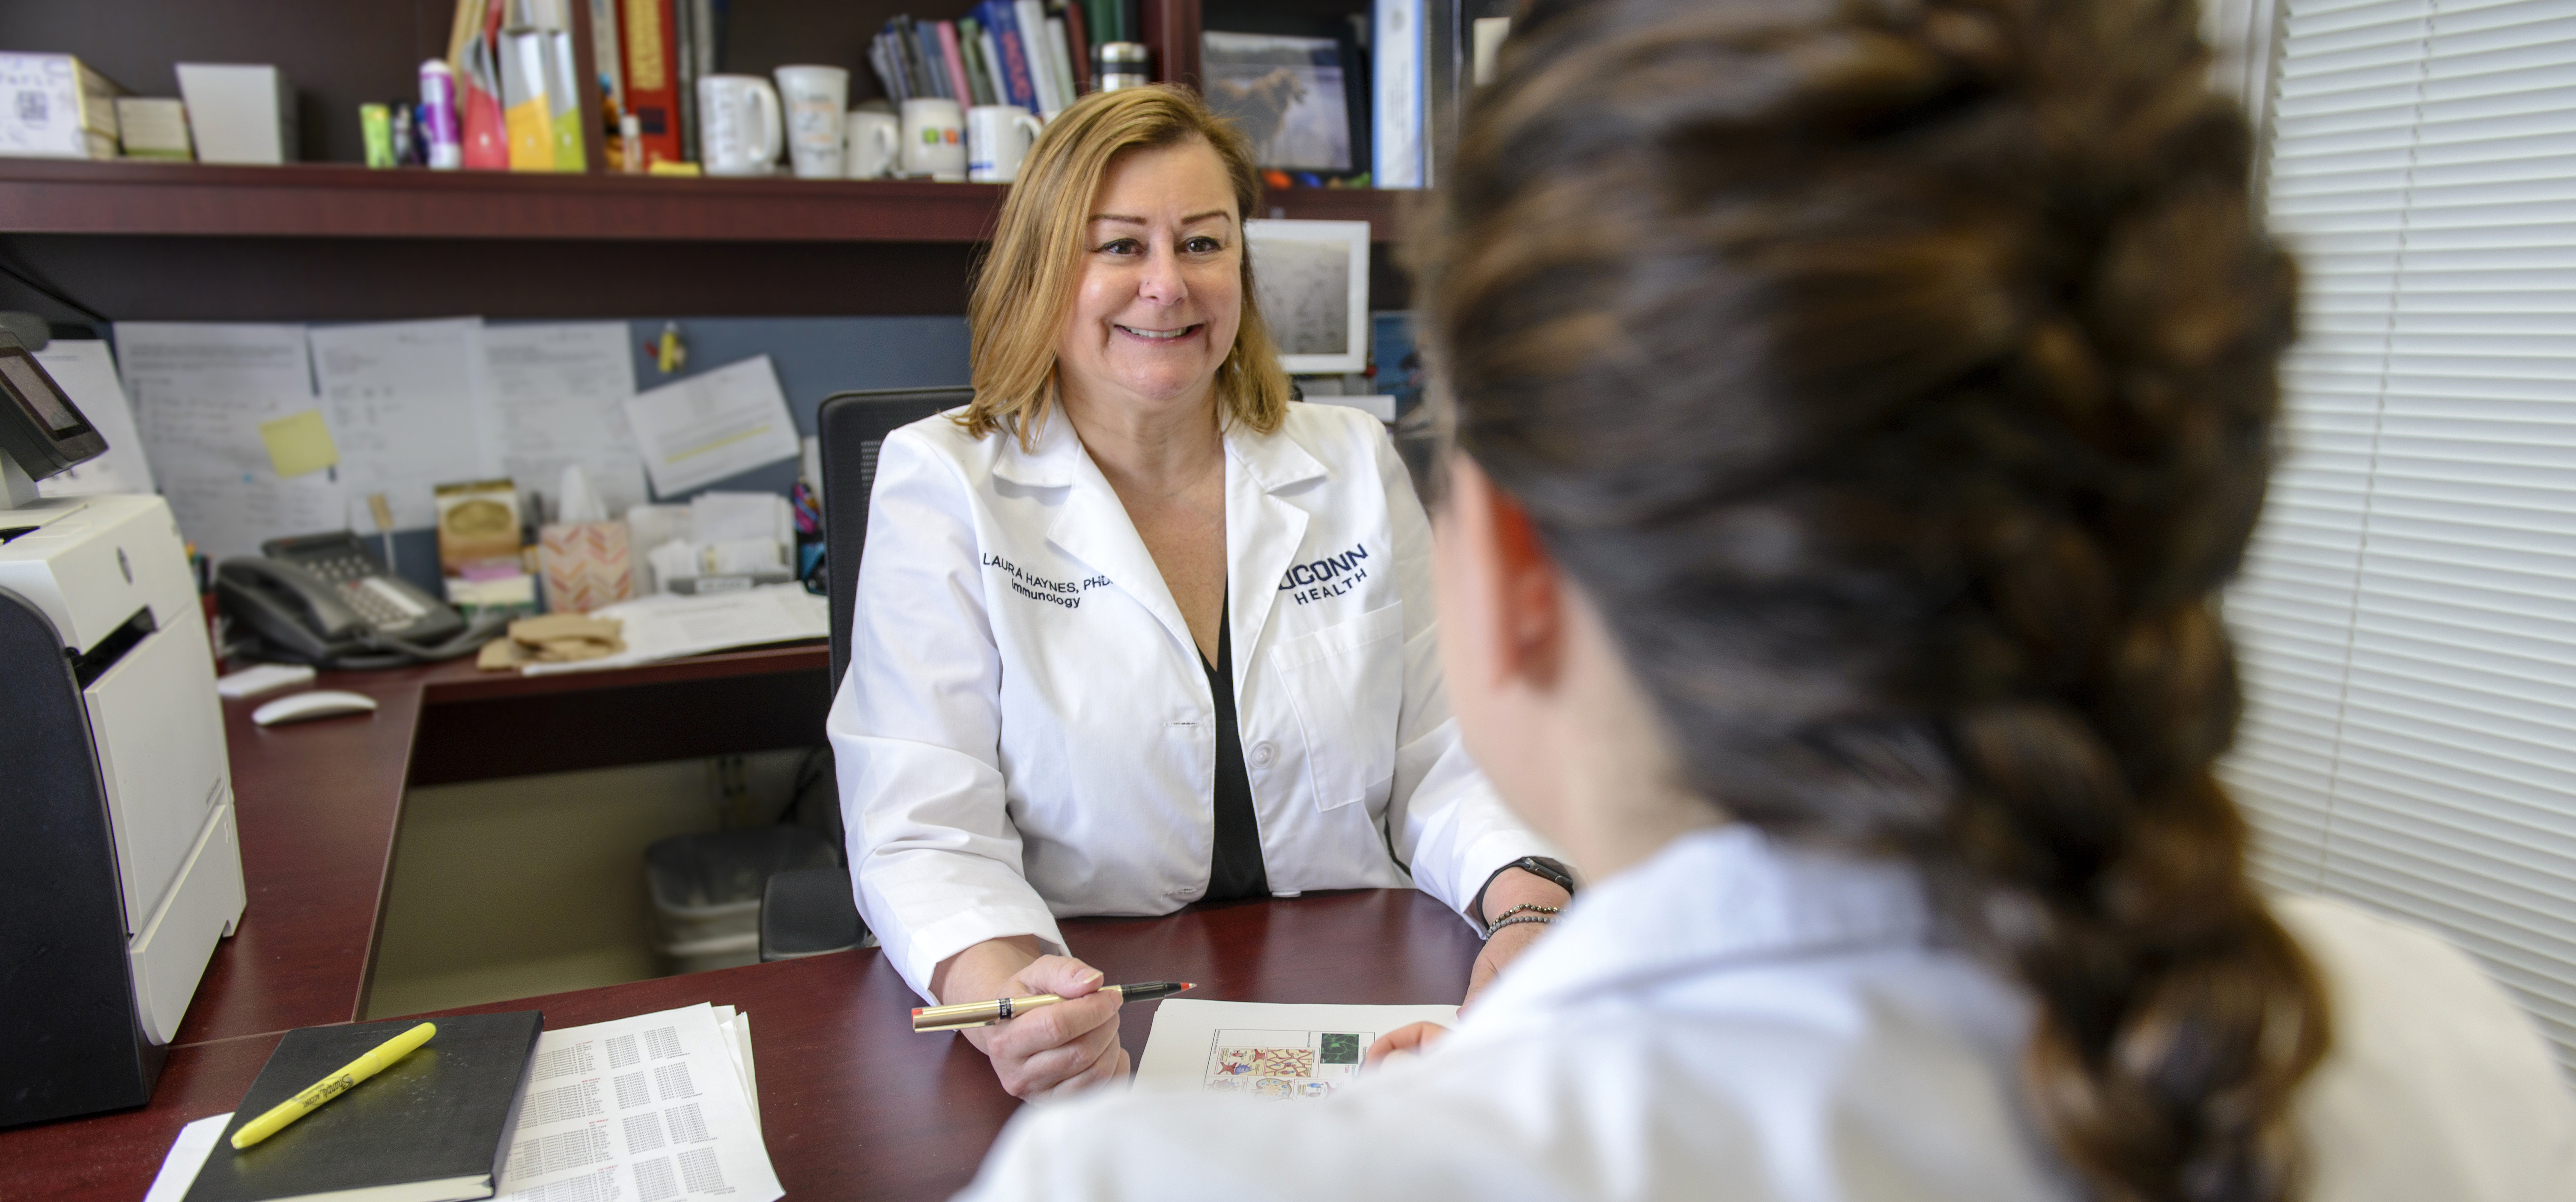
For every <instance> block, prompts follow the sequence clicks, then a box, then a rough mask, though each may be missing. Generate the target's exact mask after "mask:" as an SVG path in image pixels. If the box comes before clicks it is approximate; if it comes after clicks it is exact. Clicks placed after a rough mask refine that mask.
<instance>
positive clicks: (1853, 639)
mask: <svg viewBox="0 0 2576 1202" xmlns="http://www.w3.org/2000/svg"><path fill="white" fill-rule="evenodd" d="M2196 17H2197V7H2196V5H2194V4H2192V3H2190V2H2189V0H1930V2H1916V0H1536V3H1534V4H1533V5H1532V6H1531V7H1530V8H1529V9H1528V10H1526V11H1525V12H1524V13H1523V14H1522V16H1521V18H1520V19H1519V20H1518V21H1517V22H1516V24H1515V27H1514V29H1513V30H1512V35H1511V39H1510V41H1509V42H1508V43H1507V44H1506V46H1505V48H1504V51H1503V55H1502V59H1501V62H1500V64H1499V66H1500V70H1499V75H1498V78H1497V79H1496V81H1495V82H1494V83H1492V84H1491V85H1489V86H1487V87H1485V88H1483V89H1481V91H1480V92H1479V94H1478V95H1477V96H1476V98H1475V99H1474V100H1473V102H1472V103H1471V106H1470V111H1469V114H1468V116H1467V119H1466V121H1465V123H1464V126H1463V129H1462V132H1461V136H1460V141H1459V146H1458V149H1457V153H1456V155H1455V161H1454V165H1453V166H1452V168H1451V169H1450V170H1449V172H1448V174H1447V177H1446V180H1445V182H1444V187H1445V188H1446V195H1445V196H1444V197H1443V198H1442V201H1441V206H1442V211H1441V220H1440V221H1439V222H1438V223H1437V225H1438V229H1437V230H1436V231H1434V232H1433V233H1432V234H1431V235H1430V237H1429V238H1428V239H1427V249H1426V253H1425V254H1424V256H1423V258H1424V262H1423V270H1424V275H1425V284H1426V287H1427V293H1428V297H1429V310H1430V321H1431V339H1430V345H1431V349H1432V352H1433V355H1434V358H1435V364H1436V366H1437V367H1438V369H1439V370H1440V372H1441V374H1442V378H1443V379H1444V381H1445V384H1446V386H1447V388H1448V389H1449V391H1450V393H1451V394H1452V396H1453V398H1454V399H1453V402H1452V405H1453V415H1454V416H1453V420H1454V434H1455V437H1456V439H1457V441H1458V444H1459V446H1460V447H1461V448H1462V449H1463V450H1465V451H1466V452H1467V453H1468V454H1469V455H1471V456H1473V457H1474V459H1475V460H1476V461H1477V462H1478V464H1479V465H1481V466H1482V467H1483V468H1484V469H1485V471H1486V472H1487V474H1488V475H1490V476H1491V477H1492V478H1493V479H1494V480H1495V482H1496V483H1497V484H1498V485H1499V486H1500V487H1502V488H1503V489H1504V490H1505V491H1507V492H1508V493H1510V494H1511V495H1512V496H1513V497H1514V498H1515V499H1516V500H1517V501H1518V502H1519V503H1520V504H1521V505H1522V506H1523V507H1524V508H1525V509H1526V510H1527V511H1528V513H1529V514H1530V516H1531V518H1532V519H1533V520H1534V521H1535V523H1536V524H1537V526H1538V528H1539V530H1540V531H1541V533H1542V535H1543V537H1544V538H1545V539H1546V541H1547V544H1548V546H1549V548H1550V550H1551V553H1552V554H1554V555H1555V556H1556V558H1557V560H1558V562H1559V563H1560V564H1561V565H1562V566H1563V567H1564V569H1565V571H1567V572H1568V573H1569V574H1570V575H1571V576H1572V577H1573V578H1574V579H1575V580H1577V581H1578V582H1580V584H1581V586H1582V587H1583V588H1584V589H1585V590H1586V591H1587V592H1588V593H1590V594H1591V595H1592V596H1593V597H1594V598H1595V599H1596V600H1597V601H1598V603H1599V609H1600V611H1601V612H1602V613H1603V614H1605V615H1606V616H1607V619H1608V621H1609V622H1610V624H1611V626H1612V628H1613V631H1614V634H1615V636H1616V638H1617V639H1618V641H1619V644H1620V646H1621V648H1622V650H1623V653H1624V655H1625V656H1626V657H1627V658H1628V660H1629V662H1630V663H1631V664H1632V665H1633V667H1634V669H1635V671H1636V674H1637V676H1638V678H1639V680H1640V681H1641V682H1642V684H1643V686H1644V687H1645V688H1646V689H1647V691H1648V692H1649V694H1650V695H1651V696H1652V698H1653V699H1654V700H1655V702H1656V704H1657V706H1658V708H1659V709H1660V711H1661V712H1662V713H1663V714H1664V715H1665V718H1666V720H1667V722H1668V723H1669V725H1670V727H1671V729H1672V730H1673V731H1674V732H1675V734H1676V740H1675V741H1676V743H1677V745H1678V753H1679V754H1680V755H1681V756H1682V757H1683V760H1684V764H1685V767H1686V769H1687V771H1688V772H1689V773H1690V774H1691V778H1692V785H1693V787H1694V788H1695V789H1696V790H1698V791H1700V792H1701V793H1703V794H1704V795H1706V796H1707V797H1709V798H1711V799H1713V800H1714V801H1715V802H1716V803H1717V804H1719V805H1721V806H1722V807H1723V808H1724V809H1725V810H1726V811H1727V812H1728V813H1729V814H1731V815H1732V816H1734V817H1735V818H1737V819H1739V820H1741V821H1745V822H1749V823H1752V824H1754V825H1756V826H1758V827H1760V828H1762V829H1764V830H1766V831H1769V832H1771V833H1773V834H1774V835H1776V836H1779V837H1783V838H1790V839H1796V840H1801V841H1805V842H1809V843H1815V844H1823V845H1829V846H1834V847H1841V848H1847V849H1854V850H1858V851H1862V852H1866V853H1870V854H1880V855H1894V856H1898V857H1901V858H1903V859H1905V860H1907V861H1909V862H1910V863H1912V864H1914V865H1915V866H1917V867H1918V868H1919V869H1920V871H1921V873H1922V875H1923V878H1924V880H1925V881H1926V884H1927V888H1928V890H1929V893H1930V896H1931V897H1932V899H1933V901H1934V903H1935V905H1936V907H1937V909H1938V912H1939V913H1940V914H1941V915H1942V916H1943V919H1944V921H1945V922H1946V923H1947V924H1948V926H1949V927H1950V928H1951V929H1953V930H1954V931H1955V932H1956V935H1957V937H1958V938H1959V939H1961V940H1963V941H1964V942H1965V943H1966V945H1967V946H1969V947H1971V948H1974V949H1975V950H1976V951H1977V952H1978V953H1979V954H1980V955H1982V956H1984V957H1985V958H1987V959H1988V960H1989V961H1990V962H1992V963H1994V964H1995V965H1996V966H1997V967H1998V968H1999V969H2000V970H2002V971H2004V972H2006V973H2008V974H2010V975H2011V976H2012V977H2014V978H2015V979H2017V980H2018V981H2020V982H2021V983H2022V984H2024V985H2025V986H2026V987H2027V988H2028V989H2029V991H2030V992H2031V994H2032V995H2033V996H2034V997H2035V999H2036V1000H2037V1002H2038V1007H2037V1017H2036V1022H2035V1027H2034V1031H2033V1034H2032V1037H2031V1042H2030V1045H2029V1047H2028V1049H2027V1051H2026V1053H2025V1056H2024V1062H2023V1069H2024V1077H2025V1087H2026V1090H2027V1093H2028V1098H2029V1104H2030V1105H2031V1107H2032V1108H2033V1110H2034V1111H2035V1112H2036V1114H2037V1115H2038V1116H2039V1118H2040V1120H2041V1121H2042V1123H2043V1124H2044V1125H2045V1127H2046V1129H2047V1130H2048V1131H2049V1132H2050V1133H2051V1134H2052V1137H2053V1138H2054V1140H2055V1143H2056V1146H2057V1148H2058V1150H2059V1151H2060V1152H2061V1153H2062V1154H2063V1155H2064V1156H2065V1158H2066V1159H2067V1161H2068V1162H2070V1163H2071V1164H2072V1165H2073V1166H2074V1167H2075V1168H2076V1169H2077V1170H2078V1171H2079V1172H2080V1173H2081V1174H2082V1175H2083V1177H2084V1178H2085V1179H2086V1181H2088V1182H2089V1184H2090V1185H2091V1186H2092V1188H2093V1191H2094V1192H2095V1194H2096V1195H2097V1196H2099V1197H2101V1198H2103V1199H2109V1200H2129V1199H2138V1200H2145V1199H2189V1200H2193V1202H2254V1200H2268V1199H2282V1198H2289V1197H2293V1196H2295V1195H2296V1194H2297V1193H2298V1190H2299V1184H2300V1180H2301V1176H2300V1154H2301V1152H2300V1148H2299V1146H2298V1141H2297V1139H2296V1137H2295V1134H2294V1132H2293V1127H2292V1123H2291V1120H2290V1117H2289V1115H2288V1109H2289V1101H2290V1098H2291V1095H2292V1093H2293V1091H2294V1090H2295V1088H2296V1087H2297V1085H2298V1084H2299V1082H2300V1080H2301V1079H2302V1078H2303V1077H2304V1076H2305V1075H2306V1073H2307V1072H2308V1071H2309V1069H2310V1068H2312V1067H2313V1066H2314V1065H2315V1064H2316V1062H2317V1060H2318V1058H2319V1057H2320V1056H2321V1055H2323V1053H2324V1050H2325V1048H2326V1045H2327V1041H2328V1026H2327V1014H2326V1006H2325V999H2324V996H2323V993H2322V990H2321V988H2320V986H2319V984H2318V981H2317V978H2316V976H2315V973H2314V971H2313V970H2312V968H2311V967H2310V965H2309V964H2308V962H2307V961H2306V959H2305V958H2304V956H2303V955H2302V953H2301V952H2300V950H2299V948H2298V947H2297V945H2296V944H2294V943H2293V942H2292V941H2291V940H2290V938H2289V937H2288V936H2287V935H2286V934H2285V933H2284V932H2283V930H2282V929H2281V927H2280V926H2279V925H2278V924H2277V923H2276V922H2275V921H2274V919H2273V917H2272V916H2271V914H2270V913H2269V912H2268V911H2267V910H2266V908H2265V907H2264V904H2263V902H2262V900H2261V899H2260V897H2259V896H2258V895H2257V893H2256V892H2255V890H2254V889H2253V888H2252V886H2251V885H2249V883H2248V882H2247V880H2246V878H2245V874H2244V864H2243V859H2244V844H2245V829H2244V826H2243V823H2242V821H2241V820H2240V818H2239V817H2238V815H2237V812H2236V809H2235V807H2234V805H2233V804H2232V803H2231V802H2230V801H2229V800H2228V798H2227V796H2226V794H2225V793H2224V792H2223V791H2222V790H2221V789H2220V787H2219V785H2218V784H2217V782H2216V781H2215V780H2214V779H2213V778H2212V776H2211V771H2210V766H2211V761H2212V760H2213V759H2214V758H2215V757H2216V756H2217V755H2218V754H2219V753H2220V752H2221V751H2223V750H2224V749H2225V748H2226V746H2227V744H2228V741H2229V739H2230V737H2231V734H2232V732H2233V730H2234V728H2235V724H2236V717H2237V709H2238V694H2237V685H2236V678H2235V671H2234V664H2233V660H2232V657H2231V653H2230V651H2229V648H2228V642H2227V636H2226V632H2225V630H2224V629H2223V628H2222V626H2221V624H2220V622H2219V619H2218V616H2217V614H2216V612H2215V610H2214V594H2215V593H2216V591H2217V589H2218V588H2219V587H2220V586H2221V585H2222V584H2223V583H2224V582H2225V581H2226V580H2227V579H2228V578H2229V577H2230V576H2231V575H2232V574H2233V573H2234V572H2235V570H2236V567H2237V564H2238V561H2239V559H2240V557H2241V556H2242V554H2243V550H2244V546H2245V542H2246V538H2247V535H2248V533H2249V532H2250V530H2251V528H2252V525H2253V522H2254V519H2255V515H2256V513H2257V511H2258V510H2259V509H2260V507H2261V502H2262V496H2263V487H2264V479H2265V476H2266V473H2267V471H2268V469H2269V467H2270V463H2271V457H2272V450H2273V447H2272V423H2273V419H2274V414H2275V409H2276V407H2277V403H2278V402H2277V393H2276V388H2275V383H2274V377H2273V372H2274V363H2275V360H2276V359H2277V358H2278V356H2279V354H2280V352H2281V350H2282V349H2283V348H2284V347H2285V346H2286V345H2287V344H2288V342H2289V340H2290V338H2291V335H2292V330H2293V321H2294V312H2293V310H2294V298H2295V292H2296V284H2295V278H2294V272H2293V269H2292V267H2291V264H2290V262H2289V260H2288V258H2287V257H2286V256H2285V255H2283V254H2282V253H2281V252H2280V251H2279V250H2277V249H2276V248H2274V246H2273V245H2272V244H2271V242H2270V241H2269V240H2268V239H2267V237H2266V236H2265V234H2264V233H2263V231H2262V230H2261V229H2260V228H2259V225H2258V223H2257V221H2256V219H2255V218H2254V217H2253V215H2252V214H2251V212H2250V210H2249V206H2248V199H2247V188H2246V180H2247V175H2248V163H2249V154H2250V146H2251V138H2250V136H2249V134H2248V131H2247V129H2246V125H2245V121H2244V118H2243V116H2242V115H2241V113H2240V112H2239V111H2238V110H2237V109H2236V107H2235V106H2234V105H2233V104H2232V103H2229V102H2227V101H2225V100H2223V99H2221V98H2218V97H2216V96H2214V95H2212V94H2211V93H2210V92H2209V91H2208V89H2207V87H2206V85H2205V83H2204V82H2203V81H2204V79H2205V76H2206V70H2207V51H2206V50H2205V48H2204V47H2203V46H2202V45H2201V43H2200V41H2199V38H2198V35H2197V32H2196V28H2195V22H2196Z"/></svg>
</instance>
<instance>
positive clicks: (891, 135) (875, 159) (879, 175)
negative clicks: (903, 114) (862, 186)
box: [841, 109, 903, 179]
mask: <svg viewBox="0 0 2576 1202" xmlns="http://www.w3.org/2000/svg"><path fill="white" fill-rule="evenodd" d="M842 141H843V145H842V149H841V165H842V166H843V167H844V168H845V169H846V170H847V171H848V172H849V177H850V178H851V179H884V178H885V177H887V176H889V175H892V174H894V172H895V168H897V167H898V166H900V165H901V164H900V163H899V162H898V159H899V157H900V156H899V155H898V154H897V153H896V152H897V151H898V150H899V149H901V147H902V144H903V123H902V122H900V121H897V120H895V118H894V114H892V113H877V112H870V111H868V110H866V109H851V110H850V115H849V116H848V117H847V118H845V119H844V120H843V122H842Z"/></svg>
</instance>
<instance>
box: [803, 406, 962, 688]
mask: <svg viewBox="0 0 2576 1202" xmlns="http://www.w3.org/2000/svg"><path fill="white" fill-rule="evenodd" d="M974 396H975V390H974V389H972V388H887V389H880V390H877V391H873V392H836V393H834V394H832V395H831V396H828V397H825V398H823V405H822V408H821V409H820V410H818V411H817V412H816V414H815V426H816V429H817V431H818V435H819V438H820V440H821V442H822V450H823V509H824V513H823V540H824V549H823V566H824V570H825V571H826V572H827V573H829V576H830V584H829V586H828V587H829V588H830V592H831V603H832V693H833V695H834V696H839V695H840V692H841V674H842V673H843V672H845V671H848V670H849V667H850V622H851V617H852V614H851V610H852V608H853V605H854V602H855V600H856V597H857V594H858V584H859V555H860V552H861V551H862V550H863V549H864V547H865V545H866V543H867V539H868V494H869V492H870V491H871V490H873V489H874V488H875V487H876V482H877V448H878V447H880V446H883V445H884V444H885V438H886V435H888V434H891V433H894V432H895V431H896V430H899V429H902V428H903V427H905V426H909V425H911V424H912V423H914V422H917V421H920V420H921V419H923V418H925V417H929V416H931V415H933V414H937V413H942V412H945V411H947V410H950V409H954V408H956V407H958V406H959V405H963V404H965V403H966V402H967V401H969V400H972V399H974Z"/></svg>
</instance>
